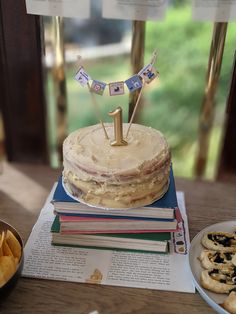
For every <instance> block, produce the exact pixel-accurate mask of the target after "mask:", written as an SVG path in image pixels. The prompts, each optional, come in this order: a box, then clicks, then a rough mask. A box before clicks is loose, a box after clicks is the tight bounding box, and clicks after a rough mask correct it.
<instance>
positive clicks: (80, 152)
mask: <svg viewBox="0 0 236 314" xmlns="http://www.w3.org/2000/svg"><path fill="white" fill-rule="evenodd" d="M128 126H129V125H128V124H127V123H124V124H123V129H124V132H125V133H126V131H127V129H128ZM105 127H106V131H107V134H108V137H109V139H107V138H105V136H104V132H103V129H102V127H101V125H100V124H99V125H93V126H89V127H85V128H81V129H78V130H76V131H74V132H72V133H71V134H70V135H69V136H68V137H67V138H66V139H65V141H64V144H63V166H64V170H63V184H64V187H65V189H66V191H67V192H69V194H71V195H72V196H73V197H74V198H76V199H78V200H79V201H81V202H84V203H86V204H89V205H92V206H97V207H103V208H134V207H140V206H144V205H148V204H151V203H153V202H154V201H155V200H157V199H159V198H161V197H162V196H163V195H164V194H165V192H166V191H167V189H168V184H169V172H170V163H171V156H170V149H169V146H168V143H167V141H166V140H165V138H164V136H163V135H162V134H161V133H160V132H159V131H157V130H155V129H153V128H150V127H146V126H143V125H139V124H132V128H131V129H130V131H129V135H128V137H127V138H126V139H125V140H126V141H127V143H128V145H125V146H112V145H110V139H113V138H114V126H113V124H105Z"/></svg>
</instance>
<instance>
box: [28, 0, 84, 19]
mask: <svg viewBox="0 0 236 314" xmlns="http://www.w3.org/2000/svg"><path fill="white" fill-rule="evenodd" d="M25 2H26V11H27V13H28V14H37V15H48V16H64V17H75V18H84V19H86V18H89V16H90V0H26V1H25Z"/></svg>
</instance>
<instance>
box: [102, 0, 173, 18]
mask: <svg viewBox="0 0 236 314" xmlns="http://www.w3.org/2000/svg"><path fill="white" fill-rule="evenodd" d="M166 7H167V1H166V0H103V5H102V16H103V17H105V18H111V19H124V20H140V21H147V20H162V19H163V18H164V17H165V12H166Z"/></svg>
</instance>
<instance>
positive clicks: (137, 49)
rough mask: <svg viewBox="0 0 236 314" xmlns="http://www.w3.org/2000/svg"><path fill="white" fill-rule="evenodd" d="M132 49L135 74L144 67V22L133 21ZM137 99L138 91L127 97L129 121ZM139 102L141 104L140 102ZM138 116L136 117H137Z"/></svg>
mask: <svg viewBox="0 0 236 314" xmlns="http://www.w3.org/2000/svg"><path fill="white" fill-rule="evenodd" d="M132 28H133V34H132V47H131V66H132V72H133V74H137V73H138V72H139V71H140V69H142V68H143V65H144V48H145V21H133V27H132ZM138 97H139V90H137V91H134V92H133V93H130V97H129V118H128V119H129V121H130V119H131V117H132V114H133V111H134V108H135V104H136V103H137V100H138ZM140 102H142V101H141V100H140ZM137 116H138V115H136V117H137Z"/></svg>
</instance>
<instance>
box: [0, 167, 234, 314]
mask: <svg viewBox="0 0 236 314" xmlns="http://www.w3.org/2000/svg"><path fill="white" fill-rule="evenodd" d="M59 173H60V171H58V170H52V169H50V168H49V167H46V166H37V165H19V164H7V163H4V165H3V174H2V175H0V217H1V219H3V220H5V221H7V222H9V223H10V224H12V225H13V226H15V228H16V229H17V230H18V231H19V232H20V234H21V235H22V237H23V239H24V241H25V242H26V241H27V239H28V236H29V234H30V232H31V229H32V227H33V225H34V224H35V222H36V220H37V217H38V214H39V212H40V210H41V207H42V205H43V203H44V201H45V199H46V196H47V195H48V192H49V190H50V189H51V187H52V184H53V183H54V182H55V181H56V180H57V178H58V175H59ZM176 186H177V190H182V191H184V192H185V197H186V206H187V213H188V218H189V228H190V237H191V239H192V238H193V236H194V235H195V234H196V233H198V232H199V231H200V230H201V229H203V228H204V227H206V226H207V225H210V224H213V223H216V222H221V221H225V220H230V219H235V218H236V185H233V184H225V183H219V182H217V183H210V182H194V181H188V180H184V179H176ZM95 310H96V311H98V313H99V314H104V313H109V314H110V313H142V314H147V313H168V314H171V313H174V314H178V313H181V314H184V313H188V314H189V313H201V314H204V313H207V314H209V313H214V311H213V310H212V309H211V308H210V307H209V306H208V305H207V304H206V303H205V302H204V301H203V299H202V298H201V297H200V295H199V294H198V293H196V294H187V293H175V292H166V291H156V290H145V289H136V288H135V289H134V288H122V287H113V286H96V285H90V284H80V283H69V282H56V281H50V280H39V279H27V278H20V279H19V281H18V283H17V285H16V287H15V288H14V290H13V291H12V293H11V294H10V295H9V297H8V298H7V300H5V301H4V302H3V303H2V305H1V307H0V312H1V313H24V314H26V313H57V314H58V313H66V314H67V313H77V314H78V313H87V314H88V313H91V312H93V311H95Z"/></svg>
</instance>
